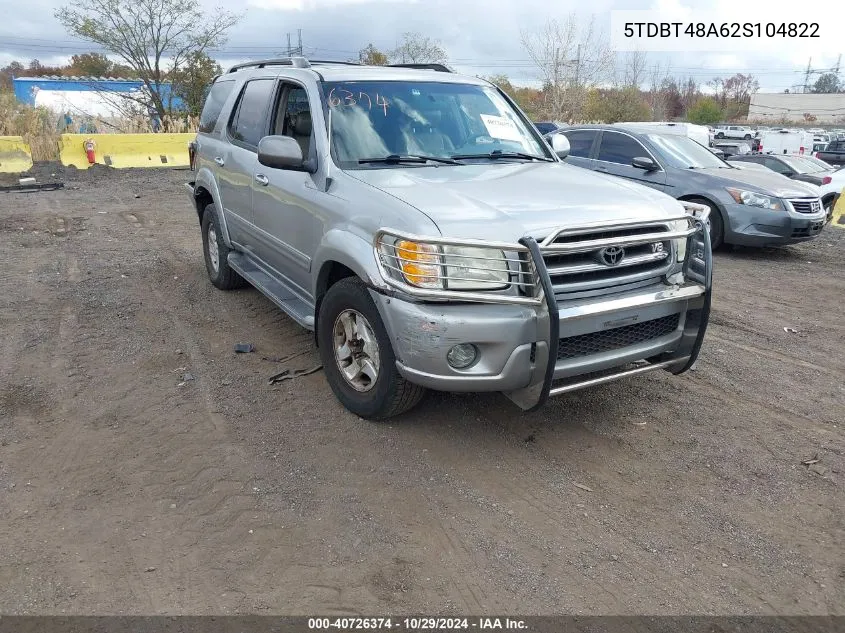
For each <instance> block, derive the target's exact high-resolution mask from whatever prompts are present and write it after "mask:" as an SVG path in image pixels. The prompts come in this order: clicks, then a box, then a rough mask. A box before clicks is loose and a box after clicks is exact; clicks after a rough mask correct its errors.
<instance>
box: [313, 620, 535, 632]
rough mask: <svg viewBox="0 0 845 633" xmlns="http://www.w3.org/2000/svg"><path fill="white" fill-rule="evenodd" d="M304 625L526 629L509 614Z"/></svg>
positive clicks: (320, 627) (322, 627)
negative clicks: (503, 616) (501, 616)
mask: <svg viewBox="0 0 845 633" xmlns="http://www.w3.org/2000/svg"><path fill="white" fill-rule="evenodd" d="M308 628H309V630H314V631H361V630H379V629H382V630H383V629H399V630H404V631H452V630H472V629H477V630H481V631H485V630H488V631H495V630H502V631H505V630H510V631H520V630H522V631H526V630H527V628H528V627H527V625H526V623H525V621H524V620H519V619H511V618H433V617H414V618H364V617H350V618H308Z"/></svg>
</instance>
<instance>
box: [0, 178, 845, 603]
mask: <svg viewBox="0 0 845 633" xmlns="http://www.w3.org/2000/svg"><path fill="white" fill-rule="evenodd" d="M36 172H37V176H38V177H39V179H40V180H41V181H45V180H50V178H51V174H52V173H55V174H56V178H58V179H63V180H64V182H65V188H64V189H63V190H58V191H50V192H40V193H29V194H22V193H0V253H2V258H0V261H2V275H1V276H0V328H1V329H0V332H2V337H0V350H2V353H0V613H4V614H59V613H65V614H119V613H121V614H146V615H151V614H233V613H267V614H300V615H302V614H312V615H313V614H333V613H338V614H340V613H344V614H356V613H357V614H366V615H376V614H402V613H440V614H466V615H469V614H491V613H493V614H522V615H530V614H556V613H578V614H692V613H694V614H791V615H803V614H845V514H843V509H845V487H843V484H845V455H843V451H844V450H845V441H843V439H845V427H843V425H845V387H843V385H845V382H843V381H845V319H843V308H845V277H844V276H843V270H845V230H838V229H835V228H828V229H826V230H825V232H824V233H823V234H822V236H821V237H820V238H819V239H818V240H816V241H815V242H813V243H810V244H805V245H801V246H797V247H789V248H785V249H781V250H750V249H744V250H736V251H732V252H724V253H719V254H718V255H717V258H716V272H715V277H716V279H715V287H716V290H715V298H714V312H713V317H712V324H711V326H710V329H709V331H708V334H707V340H706V342H705V345H704V348H703V351H702V355H701V358H700V362H699V363H698V365H697V369H696V370H695V371H692V372H689V373H687V374H685V375H683V376H679V377H672V376H670V375H668V374H665V373H660V374H649V375H647V376H643V377H639V378H635V379H631V380H628V381H625V382H620V383H615V384H612V385H606V386H603V387H599V388H596V389H593V390H590V391H582V392H577V393H574V394H571V395H569V396H566V397H560V398H557V399H555V400H553V401H552V402H551V404H549V405H548V406H547V407H546V408H544V409H543V410H542V411H539V412H536V413H532V414H523V413H521V412H519V411H518V410H517V409H515V408H514V407H513V406H512V405H511V404H510V403H509V401H507V400H506V399H505V398H504V397H503V396H501V395H498V394H488V395H469V396H467V395H449V394H437V393H433V394H430V395H429V396H428V397H427V399H426V400H425V401H424V402H423V404H422V405H421V406H420V407H419V408H417V409H416V410H414V411H413V412H411V413H410V414H409V415H407V416H405V417H403V418H400V419H398V420H394V421H391V422H389V423H386V424H378V423H371V422H367V421H364V420H361V419H359V418H358V417H356V416H354V415H351V414H349V413H347V412H346V411H345V410H344V409H342V408H341V406H340V405H339V404H338V402H337V401H336V400H335V399H334V397H333V396H332V394H331V392H330V390H329V388H328V386H327V385H326V382H325V379H324V377H323V375H322V372H317V373H315V374H313V375H310V376H307V377H304V378H298V379H296V380H294V381H288V382H284V383H281V384H279V385H269V384H268V377H269V376H271V375H272V374H274V373H277V372H279V371H281V370H282V369H284V368H296V369H299V368H301V369H305V368H310V367H313V366H314V365H316V364H318V363H319V361H318V359H317V355H316V352H315V349H314V346H313V343H312V337H311V335H309V334H308V333H307V332H305V331H304V330H302V329H300V328H299V327H298V326H297V325H295V324H294V323H293V322H292V321H291V320H290V319H288V318H287V317H286V316H285V315H283V314H282V313H281V312H280V311H279V310H277V309H276V308H275V307H274V306H273V305H272V304H271V303H270V301H268V300H266V299H264V298H263V297H262V296H261V295H260V294H259V293H258V292H257V291H255V290H252V289H248V290H243V291H237V292H231V293H225V292H221V291H219V290H216V289H215V288H213V287H212V286H211V284H210V283H209V282H208V281H207V278H206V273H205V269H204V265H203V260H202V256H201V246H200V235H199V231H198V226H197V221H196V216H195V215H194V212H193V210H192V208H191V206H190V204H189V201H188V198H187V194H186V192H185V190H184V188H183V185H182V183H183V182H185V181H186V180H187V179H188V176H189V172H185V171H152V170H150V171H142V172H139V171H128V170H127V171H120V172H118V171H109V170H97V171H92V172H90V173H86V172H80V173H74V172H72V171H68V172H63V171H62V170H60V169H59V168H57V167H56V166H54V165H46V166H44V165H40V166H37V168H36ZM784 327H788V328H793V329H794V330H796V332H787V331H784ZM238 342H250V343H253V344H254V345H255V347H256V351H255V352H254V353H250V354H235V353H234V352H233V345H234V344H235V343H238ZM300 352H301V355H299V356H297V357H296V358H294V359H292V360H290V361H289V362H286V363H279V362H278V360H277V359H278V358H280V357H285V356H289V355H291V354H297V353H300ZM185 374H190V376H185ZM186 378H193V379H192V380H190V379H189V380H185V379H186ZM812 459H817V460H818V461H817V462H816V463H813V464H812V465H809V466H808V465H803V464H802V461H804V460H812Z"/></svg>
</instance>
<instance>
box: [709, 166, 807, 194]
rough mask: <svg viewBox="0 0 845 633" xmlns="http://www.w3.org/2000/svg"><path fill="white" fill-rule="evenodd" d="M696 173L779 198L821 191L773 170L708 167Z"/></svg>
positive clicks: (728, 184)
mask: <svg viewBox="0 0 845 633" xmlns="http://www.w3.org/2000/svg"><path fill="white" fill-rule="evenodd" d="M695 172H696V173H699V174H702V173H704V174H707V175H708V176H712V177H713V178H715V179H717V180H719V181H721V184H722V185H723V186H725V187H736V186H740V187H741V186H742V185H751V188H752V189H754V190H756V191H757V192H758V193H764V194H768V195H770V196H776V197H778V198H802V197H804V198H805V197H807V196H818V195H819V192H818V189H817V188H816V187H814V186H813V185H811V184H809V183H806V182H800V181H797V180H792V179H790V178H787V177H786V176H782V175H781V174H779V173H777V172H774V171H772V172H771V173H767V172H765V171H759V170H756V169H736V168H732V169H725V168H721V167H706V168H703V169H696V170H695Z"/></svg>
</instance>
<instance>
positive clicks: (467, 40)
mask: <svg viewBox="0 0 845 633" xmlns="http://www.w3.org/2000/svg"><path fill="white" fill-rule="evenodd" d="M66 1H67V0H28V1H27V2H20V1H19V0H0V15H2V16H3V20H2V21H0V65H6V64H8V63H9V62H10V61H12V60H14V59H17V60H21V61H23V62H27V61H28V60H30V59H32V58H38V59H39V60H40V61H41V62H42V63H45V64H46V63H51V62H54V61H59V60H61V61H64V60H66V59H67V58H68V57H69V56H70V55H72V54H73V53H78V52H85V51H88V50H91V48H92V47H91V46H89V45H86V44H85V43H84V42H81V41H78V40H74V39H72V38H71V37H70V36H68V35H67V34H66V33H65V32H64V30H63V28H62V27H61V25H60V24H59V23H58V22H57V21H56V20H55V18H54V17H53V12H54V11H55V9H56V8H57V7H59V6H61V5H62V4H63V3H64V2H66ZM201 1H202V2H203V3H204V4H208V6H209V7H210V8H211V7H214V6H218V5H221V4H222V5H223V6H224V7H225V8H227V9H229V10H231V11H236V12H243V13H244V18H243V20H242V21H241V23H240V24H239V25H238V26H237V27H235V28H234V29H232V31H231V32H230V37H229V41H228V43H227V44H226V46H225V47H224V49H222V50H220V51H216V52H213V53H212V55H213V56H214V57H216V58H217V59H218V60H219V61H220V62H221V64H222V65H223V66H226V65H228V64H231V63H234V62H236V61H240V60H244V59H257V58H263V57H271V56H273V55H274V54H277V53H278V52H279V51H280V50H283V49H284V48H285V47H286V45H287V33H289V32H290V33H291V34H292V35H293V38H294V40H295V39H296V33H297V30H298V29H302V37H303V45H304V49H305V53H306V55H310V56H312V57H320V58H324V59H344V60H345V59H351V58H353V57H355V56H356V55H357V51H358V50H359V49H360V48H362V47H363V46H366V45H367V44H368V43H373V44H374V45H375V46H376V47H377V48H380V49H382V50H387V49H391V48H393V47H394V46H395V45H396V42H397V40H398V38H399V37H400V35H401V34H402V33H403V32H406V31H416V32H420V33H423V34H425V35H428V36H431V37H433V38H436V39H438V40H440V42H441V45H442V46H443V48H444V49H445V50H446V51H447V53H448V55H449V59H450V63H451V65H452V66H454V67H455V68H456V69H457V70H458V71H460V72H465V73H468V74H473V75H491V74H499V73H505V74H507V75H509V76H510V77H511V78H512V80H513V81H514V83H523V84H527V83H533V82H536V80H537V72H536V69H535V68H533V66H532V64H531V62H530V60H529V59H528V55H527V54H526V52H525V50H524V48H523V46H522V44H521V43H520V34H521V33H523V32H526V31H531V30H533V29H537V28H538V27H540V26H541V25H542V24H543V23H544V22H546V21H547V20H549V19H551V18H557V19H566V17H567V16H568V15H569V14H570V13H571V12H573V11H575V12H578V14H579V16H580V20H582V21H584V22H586V21H587V20H588V19H589V17H590V13H592V14H594V15H595V17H596V19H597V21H598V24H599V25H600V26H601V27H602V28H603V29H604V32H605V34H606V35H607V36H608V38H610V36H611V32H610V31H611V26H612V21H611V17H610V16H611V12H612V11H614V10H651V11H652V12H653V13H652V15H653V16H654V18H655V19H659V20H675V19H691V20H696V21H697V20H699V19H706V20H711V19H717V20H720V21H724V22H733V21H736V20H745V19H751V20H755V21H763V23H764V24H765V22H766V21H769V22H771V21H778V22H780V21H793V22H795V21H798V22H800V21H802V20H803V21H805V22H806V21H810V20H813V21H817V22H818V23H819V28H820V32H821V35H822V37H821V39H816V40H803V41H802V40H790V41H786V42H784V41H773V40H765V39H764V40H756V41H754V42H749V44H748V47H747V50H711V51H694V50H683V51H674V52H649V53H648V61H649V63H650V64H657V63H661V64H663V65H664V66H665V65H667V64H669V65H670V67H671V72H672V74H674V75H677V76H682V77H688V76H692V77H695V78H696V79H697V80H698V81H699V82H701V83H704V82H706V81H707V80H708V79H711V78H712V77H713V76H728V75H731V74H734V73H736V72H744V73H751V74H753V75H754V76H755V77H757V79H758V80H759V82H760V84H761V88H762V90H763V91H765V92H770V91H771V92H782V91H783V90H784V89H785V88H792V87H794V86H795V85H796V84H799V83H803V79H804V70H805V69H806V67H807V63H808V61H809V59H810V58H812V68H813V69H819V70H821V69H829V68H832V67H833V66H835V65H836V63H837V58H838V56H839V54H840V52H845V51H842V49H841V48H839V43H838V42H837V39H839V38H837V37H836V36H835V33H834V29H836V30H839V29H840V28H841V24H842V22H843V18H845V5H842V4H841V3H838V2H834V0H802V1H801V2H800V3H786V2H785V3H783V6H782V7H780V8H776V7H774V3H772V2H770V1H769V0H743V1H742V2H741V3H740V2H736V0H592V1H591V2H583V1H578V0H557V1H556V2H550V1H549V0H239V1H234V0H231V1H229V2H226V1H225V0H216V1H215V0H201ZM692 6H695V10H692V9H691V8H690V7H692ZM738 6H741V7H742V9H741V11H742V13H737V11H738V10H739V9H737V7H738ZM585 8H587V9H589V12H590V13H587V12H585ZM742 46H743V48H744V45H742ZM642 48H644V49H648V45H643V46H642ZM716 48H717V49H718V46H717V47H716ZM734 48H736V43H734ZM842 48H845V43H844V44H843V45H842ZM843 77H845V62H843Z"/></svg>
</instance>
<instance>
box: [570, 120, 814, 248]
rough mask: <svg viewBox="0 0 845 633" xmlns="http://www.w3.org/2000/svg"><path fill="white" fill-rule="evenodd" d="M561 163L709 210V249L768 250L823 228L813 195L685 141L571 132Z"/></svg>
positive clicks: (625, 132)
mask: <svg viewBox="0 0 845 633" xmlns="http://www.w3.org/2000/svg"><path fill="white" fill-rule="evenodd" d="M562 134H563V135H565V136H566V137H567V138H568V139H569V142H570V147H571V149H570V153H569V157H568V158H567V162H570V163H572V164H573V165H578V166H579V167H584V168H586V169H590V170H593V171H600V172H602V173H606V174H612V175H615V176H620V177H622V178H625V179H627V180H630V181H633V182H637V183H640V184H644V185H647V186H649V187H653V188H655V189H658V190H660V191H666V192H671V194H672V195H673V196H675V197H676V198H678V199H680V200H690V201H694V202H698V203H701V204H706V205H707V206H708V207H710V209H711V213H710V217H711V221H710V230H711V236H710V239H711V242H712V244H714V245H719V244H722V243H726V244H740V245H747V246H774V245H780V244H792V243H795V242H801V241H806V240H811V239H814V238H816V237H817V236H818V234H819V232H820V231H821V230H822V228H823V227H824V220H825V213H824V209H823V208H822V204H821V200H820V196H819V193H818V190H817V189H815V188H814V187H813V186H812V185H808V184H805V183H801V182H795V181H790V180H788V179H785V178H783V177H782V176H780V175H777V174H767V173H765V172H759V171H751V170H741V169H736V168H734V167H733V166H732V165H731V164H730V163H728V162H725V161H724V160H722V159H720V158H718V157H717V156H714V155H713V153H712V152H711V151H709V150H708V149H707V148H704V147H702V146H701V145H699V144H698V143H696V142H695V141H692V140H691V139H688V138H685V137H682V136H675V135H669V134H663V133H658V132H654V131H652V130H649V129H648V128H636V127H633V126H632V127H621V126H610V125H593V126H572V127H570V128H567V129H566V130H563V131H562Z"/></svg>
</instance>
